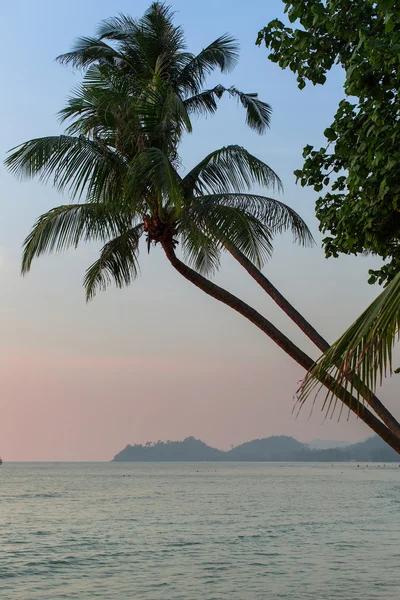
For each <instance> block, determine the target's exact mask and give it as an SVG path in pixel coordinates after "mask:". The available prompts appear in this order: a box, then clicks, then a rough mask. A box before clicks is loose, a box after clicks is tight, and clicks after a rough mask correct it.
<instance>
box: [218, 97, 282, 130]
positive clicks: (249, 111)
mask: <svg viewBox="0 0 400 600" xmlns="http://www.w3.org/2000/svg"><path fill="white" fill-rule="evenodd" d="M228 92H229V94H230V95H231V96H235V97H237V98H238V100H239V102H240V103H241V104H242V106H243V108H245V110H246V123H247V125H248V126H249V127H250V128H251V129H254V130H255V131H257V133H259V134H261V133H264V132H265V130H266V129H268V128H269V126H270V120H271V113H272V109H271V107H270V105H269V104H267V103H266V102H262V101H261V100H259V99H258V94H254V93H252V94H245V93H244V92H241V91H240V90H237V89H236V88H234V87H231V88H229V89H228Z"/></svg>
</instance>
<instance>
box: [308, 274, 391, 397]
mask: <svg viewBox="0 0 400 600" xmlns="http://www.w3.org/2000/svg"><path fill="white" fill-rule="evenodd" d="M399 327H400V273H398V274H397V275H396V277H395V278H394V279H393V280H392V281H391V282H390V283H389V285H388V286H387V287H386V289H385V290H384V291H383V292H382V293H381V294H380V295H379V296H378V297H377V298H376V299H375V300H374V301H373V302H372V303H371V304H370V305H369V306H368V308H367V309H366V310H365V311H364V312H363V313H362V314H361V316H360V317H358V319H357V320H356V321H355V322H354V323H353V324H352V325H351V326H350V327H349V329H347V331H346V332H345V333H344V334H343V335H342V336H341V337H340V338H339V339H338V340H337V341H336V342H335V343H334V344H332V346H331V347H330V348H329V350H327V352H325V353H324V354H323V355H322V356H321V358H320V359H319V360H318V362H317V363H316V364H315V365H314V367H313V368H312V369H311V370H310V371H309V373H308V374H307V376H306V378H305V379H304V381H303V383H302V385H301V387H300V389H299V392H298V400H299V402H300V403H301V404H302V403H304V402H305V401H306V400H307V398H308V397H309V396H310V394H312V393H313V392H315V390H316V388H318V386H319V385H320V384H319V380H320V379H321V376H323V375H325V374H327V373H329V374H331V375H332V377H333V378H334V379H335V380H336V381H337V382H338V385H340V386H343V387H344V388H346V389H348V390H349V391H351V393H352V394H356V395H357V399H359V397H360V395H361V393H360V390H361V388H360V386H359V385H357V386H355V383H356V382H358V381H361V382H362V383H363V384H364V385H365V386H366V389H367V390H371V392H370V393H372V392H375V390H376V386H377V383H378V381H380V383H382V379H383V377H385V376H386V375H387V374H390V375H391V374H392V372H393V346H394V344H395V341H396V340H397V339H398V337H399ZM317 393H318V392H317ZM363 393H364V394H365V389H364V390H363ZM367 394H368V392H367ZM328 400H330V401H331V402H332V401H333V397H329V398H328ZM367 401H368V395H367Z"/></svg>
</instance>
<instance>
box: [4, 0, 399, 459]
mask: <svg viewBox="0 0 400 600" xmlns="http://www.w3.org/2000/svg"><path fill="white" fill-rule="evenodd" d="M170 17H171V15H170V13H169V12H168V9H166V8H165V7H164V6H163V5H160V4H158V3H155V4H153V5H152V6H151V8H150V9H149V11H148V12H147V13H146V15H145V17H144V18H143V19H141V20H140V21H138V22H136V21H134V20H133V19H131V18H130V17H122V16H121V17H118V18H117V19H111V20H108V21H106V22H105V23H103V25H102V27H101V29H100V33H99V37H98V38H95V39H88V38H85V39H84V40H81V41H80V42H78V45H77V48H75V50H74V51H73V52H72V53H69V54H67V55H63V56H62V57H61V58H60V60H61V61H62V62H72V63H73V64H74V65H75V66H82V67H84V68H85V69H86V73H85V77H84V82H83V84H82V85H81V86H80V87H79V89H77V90H76V91H75V93H74V95H73V97H72V98H71V99H70V101H69V102H68V105H67V106H66V108H65V109H64V110H63V111H61V114H60V116H61V119H62V120H67V119H70V120H72V123H70V125H69V126H68V127H67V130H66V135H62V136H53V137H46V138H39V139H35V140H31V141H29V142H26V143H25V144H22V145H21V146H19V147H18V148H17V149H14V151H13V152H12V154H11V155H10V156H9V158H8V159H7V161H6V163H7V165H8V166H9V168H10V169H11V170H12V171H14V172H15V173H16V174H19V175H20V176H27V177H32V176H35V175H40V177H41V179H42V180H44V181H46V180H48V179H49V178H52V179H53V182H54V184H55V185H56V187H57V188H58V189H59V190H64V189H68V190H69V191H70V193H71V195H72V197H73V198H81V197H82V196H85V197H86V202H85V203H83V204H81V203H77V204H70V205H63V206H60V207H57V208H55V209H52V210H51V211H49V212H48V213H46V214H45V215H42V216H41V217H40V218H39V219H38V221H37V223H36V224H35V226H34V228H33V230H32V232H31V234H30V235H29V236H28V238H27V240H26V242H25V248H24V255H23V265H22V270H23V272H24V273H26V272H27V271H28V270H29V269H30V267H31V263H32V260H33V258H35V257H38V256H40V255H41V254H43V253H44V252H47V251H52V250H62V249H64V248H66V247H68V246H71V245H72V246H76V245H77V244H78V243H79V242H80V241H82V240H83V241H89V240H100V241H102V242H104V246H103V248H102V251H101V253H100V258H99V259H98V260H97V261H96V262H95V263H94V264H93V265H92V266H91V267H89V269H88V271H87V273H86V276H85V281H84V284H85V287H86V293H87V297H88V298H91V297H92V296H93V295H94V294H95V293H96V291H97V290H98V289H101V288H105V287H106V286H107V285H108V283H109V282H110V281H111V280H112V279H113V280H114V281H115V282H116V284H117V285H118V286H122V285H128V284H129V283H131V281H132V280H133V279H134V278H135V277H136V276H137V274H138V252H139V240H140V238H141V236H142V235H143V234H145V235H146V237H147V246H148V249H149V250H150V248H151V246H152V245H160V246H161V247H162V248H163V250H164V252H165V254H166V256H167V258H168V260H169V261H170V263H171V264H172V266H173V267H174V268H175V269H176V270H177V271H178V272H179V273H180V274H181V275H183V276H184V277H185V278H186V279H188V280H189V281H191V282H192V283H194V284H195V285H196V286H197V287H199V288H200V289H202V290H203V291H204V292H206V293H207V294H209V295H211V296H213V297H214V298H216V299H217V300H219V301H221V302H224V303H225V304H227V305H229V306H230V307H231V308H233V309H234V310H236V311H237V312H239V313H240V314H242V315H243V316H245V317H246V318H248V319H249V320H250V321H251V322H252V323H254V324H255V325H256V326H257V327H259V328H260V329H261V330H262V331H263V332H264V333H266V334H267V335H268V336H269V337H271V338H272V339H274V341H275V342H276V343H277V344H278V345H279V346H280V347H281V348H283V349H284V350H285V351H286V352H287V353H288V354H289V355H290V356H292V358H294V359H295V360H296V361H297V362H298V363H299V364H301V365H302V366H303V367H304V368H305V369H307V370H309V369H310V368H311V367H312V366H313V361H312V359H311V358H310V357H308V356H307V355H305V354H304V353H303V352H302V351H301V350H300V349H299V348H297V347H296V346H295V345H294V344H293V343H292V342H291V341H290V340H289V339H288V338H287V337H286V336H284V335H283V334H282V333H281V332H280V331H279V330H278V329H277V328H276V327H274V325H273V324H272V323H270V322H269V321H268V320H267V319H265V318H264V317H262V315H260V314H259V313H258V312H257V311H255V310H254V309H252V308H251V307H250V306H248V305H247V304H245V303H244V302H242V301H241V300H239V299H238V298H236V297H235V296H233V295H232V294H230V293H229V292H227V291H226V290H223V289H222V288H220V287H219V286H217V285H215V284H214V283H212V282H211V281H209V280H208V279H207V278H206V277H205V276H204V275H207V274H209V273H211V272H212V271H214V270H216V269H217V268H218V266H219V259H220V254H221V251H222V250H223V249H224V248H226V249H228V250H229V251H230V252H231V253H232V254H233V255H235V254H236V256H238V257H239V259H240V261H242V263H243V261H248V263H249V264H250V265H252V266H253V267H255V268H256V267H258V268H261V267H262V265H263V263H264V262H265V260H266V259H267V258H268V257H269V255H270V253H271V251H272V243H271V240H272V236H273V235H274V234H275V233H277V232H279V231H283V230H285V229H288V228H291V229H292V231H293V233H294V236H295V238H296V239H297V240H298V241H300V242H302V243H307V242H309V241H310V239H311V236H310V234H309V231H308V229H307V228H306V226H305V224H304V223H303V221H302V220H301V219H300V217H299V216H298V215H297V214H296V213H295V212H294V211H293V210H291V209H290V208H289V207H287V206H285V205H284V204H282V203H280V202H277V201H276V200H272V199H270V198H266V197H262V196H257V195H254V194H251V193H250V189H251V186H252V185H253V184H259V185H262V186H271V185H272V186H273V185H275V186H276V187H279V186H280V185H281V184H280V181H279V178H278V177H277V176H276V174H275V173H274V172H273V171H272V170H271V169H270V168H269V167H268V166H267V165H266V164H265V163H263V162H262V161H260V160H259V159H257V158H256V157H254V156H253V155H251V154H250V153H249V152H247V151H246V150H245V149H243V148H241V147H238V146H228V147H225V148H221V149H219V150H216V151H214V152H212V153H210V154H209V155H208V156H207V157H205V158H204V159H203V160H202V161H201V162H200V163H199V164H198V165H197V166H196V167H194V169H192V170H191V171H190V172H189V173H188V174H187V175H186V176H185V177H181V176H180V174H179V155H178V150H177V149H178V144H179V141H180V139H181V136H182V134H183V133H184V132H185V131H188V132H190V131H191V121H190V115H191V114H192V113H193V112H196V111H197V112H199V111H200V112H214V111H215V109H216V105H217V99H218V98H219V97H220V95H221V94H222V93H224V91H226V90H225V88H222V86H217V88H215V87H214V88H213V89H211V90H206V91H202V85H203V83H204V79H205V76H206V75H207V74H208V73H209V72H210V71H211V70H212V69H213V68H215V67H219V68H220V69H221V70H227V69H229V68H230V67H231V66H232V64H233V63H234V61H235V59H236V49H235V46H234V42H233V40H232V39H231V38H229V37H228V36H223V37H222V38H219V40H217V41H216V42H214V43H213V44H211V45H210V46H209V47H208V48H207V49H206V50H203V51H202V52H201V53H200V54H199V55H198V56H197V57H194V56H193V55H191V54H189V53H187V52H186V51H185V48H184V44H183V36H182V32H181V30H180V28H176V27H174V26H173V25H172V22H171V18H170ZM105 38H109V39H112V40H114V42H116V47H114V46H110V45H108V44H106V43H105V42H104V39H105ZM167 75H168V76H167ZM228 92H229V93H230V94H231V95H236V96H237V97H238V98H239V99H240V101H241V102H242V104H243V105H244V107H245V109H246V111H247V121H248V123H249V125H250V126H252V127H254V128H255V129H256V130H258V131H263V130H264V129H265V128H266V127H267V126H268V123H269V113H270V109H269V107H268V105H266V104H265V103H262V102H260V101H259V100H258V98H257V97H256V95H255V94H242V93H241V92H238V91H237V90H236V89H234V88H229V90H228ZM178 242H180V244H181V246H182V249H183V254H184V257H185V258H186V262H187V263H188V264H185V263H184V262H182V260H181V259H180V258H179V257H178V256H177V254H176V246H177V244H178ZM190 265H191V266H190ZM191 267H194V268H191ZM320 380H321V381H322V383H323V384H324V385H326V386H327V387H328V389H330V390H331V391H332V392H333V393H335V394H336V395H338V396H339V397H340V399H341V400H342V402H344V403H345V404H346V405H347V406H348V407H349V408H350V409H351V410H353V411H354V412H356V413H357V414H358V415H359V416H360V417H361V418H362V419H363V420H364V421H365V422H366V423H367V424H369V425H370V426H371V427H372V429H374V431H376V432H377V433H378V434H379V435H381V436H382V437H383V438H384V439H386V440H387V441H388V442H389V443H390V444H391V445H392V446H393V447H395V448H396V449H398V450H400V437H396V436H395V435H393V433H392V432H391V431H390V430H389V429H388V427H385V425H383V423H381V421H379V419H377V418H376V417H375V416H374V415H372V413H370V412H369V411H368V410H367V408H366V407H364V406H362V405H361V404H360V403H359V402H358V400H357V399H356V398H354V397H353V396H352V395H351V393H349V392H348V391H347V390H346V389H345V388H343V387H342V386H339V385H337V384H336V382H335V381H334V379H333V378H332V377H330V376H329V374H324V376H323V377H322V378H321V379H320Z"/></svg>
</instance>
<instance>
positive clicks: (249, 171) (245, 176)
mask: <svg viewBox="0 0 400 600" xmlns="http://www.w3.org/2000/svg"><path fill="white" fill-rule="evenodd" d="M254 184H257V185H261V186H268V187H272V188H277V189H278V190H281V189H282V182H281V180H280V179H279V177H278V175H277V174H276V173H275V172H274V171H273V170H272V169H271V168H270V167H269V166H268V165H266V164H265V163H264V162H263V161H261V160H260V159H258V158H256V157H255V156H253V155H252V154H250V152H248V151H247V150H245V148H242V147H241V146H225V147H223V148H220V149H219V150H215V151H214V152H211V153H210V154H209V155H208V156H206V157H205V158H204V159H203V160H202V161H201V162H200V163H199V164H198V165H196V166H195V167H194V168H193V169H192V170H191V171H190V172H189V173H188V174H187V175H186V176H185V177H184V178H183V179H182V189H183V190H184V194H187V195H188V197H189V196H191V195H192V194H193V193H194V192H197V193H199V194H202V195H203V194H219V193H221V194H224V193H231V192H242V191H244V190H248V189H250V188H251V186H252V185H254Z"/></svg>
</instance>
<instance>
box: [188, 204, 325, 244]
mask: <svg viewBox="0 0 400 600" xmlns="http://www.w3.org/2000/svg"><path fill="white" fill-rule="evenodd" d="M193 205H194V210H198V211H200V212H202V213H203V214H207V210H208V207H210V206H214V205H222V206H230V207H232V208H238V209H239V210H244V211H246V212H247V213H249V214H250V215H251V216H252V217H254V218H255V219H259V220H260V221H261V222H262V223H264V225H265V226H267V227H268V229H269V231H270V233H271V235H277V234H281V233H284V232H285V231H291V232H292V235H293V240H294V242H296V243H298V244H300V245H301V246H312V245H314V244H315V241H314V238H313V236H312V234H311V231H310V230H309V228H308V227H307V225H306V223H305V222H304V221H303V219H302V218H301V217H300V215H299V214H298V213H297V212H296V211H295V210H293V209H292V208H290V206H288V205H287V204H284V203H283V202H279V200H275V199H274V198H268V197H267V196H259V195H256V194H210V195H207V196H196V197H195V198H194V199H193Z"/></svg>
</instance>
